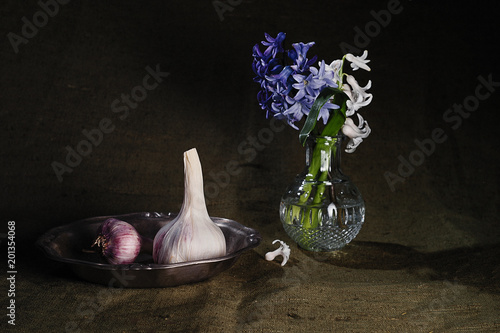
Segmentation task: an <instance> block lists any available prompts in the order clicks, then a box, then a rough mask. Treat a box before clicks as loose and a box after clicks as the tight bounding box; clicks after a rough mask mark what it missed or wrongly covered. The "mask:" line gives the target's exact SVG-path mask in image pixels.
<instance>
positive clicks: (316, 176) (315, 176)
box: [292, 94, 347, 229]
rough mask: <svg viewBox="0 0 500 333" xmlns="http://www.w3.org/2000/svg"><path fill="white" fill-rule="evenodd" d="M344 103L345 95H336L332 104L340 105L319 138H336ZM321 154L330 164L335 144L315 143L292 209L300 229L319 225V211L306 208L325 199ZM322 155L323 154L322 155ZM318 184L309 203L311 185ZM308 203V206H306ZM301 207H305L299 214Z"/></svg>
mask: <svg viewBox="0 0 500 333" xmlns="http://www.w3.org/2000/svg"><path fill="white" fill-rule="evenodd" d="M346 101H347V96H346V95H345V94H336V95H335V96H334V103H335V104H337V105H340V106H341V107H340V109H337V110H333V112H332V116H331V117H330V120H329V121H328V123H327V124H326V126H325V128H324V129H323V131H322V132H321V136H328V137H336V136H337V135H338V133H339V132H340V130H341V128H342V125H343V124H344V122H345V119H346V116H345V112H346V108H347V106H346ZM322 152H326V153H327V158H326V160H327V161H328V163H330V159H331V157H332V153H333V154H335V152H336V147H335V142H327V141H326V140H325V139H320V140H318V142H317V143H316V145H315V147H314V150H313V155H312V158H311V163H310V165H309V169H308V173H307V176H306V177H305V184H304V186H303V190H304V192H303V193H302V195H301V196H300V199H299V203H298V204H299V207H293V208H292V215H293V216H294V217H298V218H300V220H301V224H302V227H303V228H304V229H314V228H317V227H318V225H319V220H320V216H319V209H318V208H315V207H307V206H308V205H311V206H315V205H317V204H319V203H321V202H322V201H323V199H324V197H325V189H326V187H325V185H324V184H321V182H323V181H326V180H327V179H328V171H329V170H328V168H327V169H326V170H324V171H321V172H320V170H321V163H322V156H321V155H322ZM323 154H324V153H323ZM328 166H329V165H328ZM314 182H318V183H319V184H318V185H317V187H316V193H315V194H314V198H313V199H312V201H310V196H311V194H312V193H311V192H312V184H313V183H314ZM308 202H309V204H307V203H308ZM302 207H307V208H305V209H304V211H303V212H302V214H301V210H302V209H303V208H302Z"/></svg>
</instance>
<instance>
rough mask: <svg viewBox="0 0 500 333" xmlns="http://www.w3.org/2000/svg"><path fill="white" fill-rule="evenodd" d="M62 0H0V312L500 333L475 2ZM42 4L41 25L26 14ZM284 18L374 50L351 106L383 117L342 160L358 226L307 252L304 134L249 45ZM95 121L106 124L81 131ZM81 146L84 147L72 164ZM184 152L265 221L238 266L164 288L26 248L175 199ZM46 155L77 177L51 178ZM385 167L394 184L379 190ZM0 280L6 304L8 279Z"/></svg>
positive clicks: (496, 90) (490, 128) (174, 322)
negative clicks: (261, 96)
mask: <svg viewBox="0 0 500 333" xmlns="http://www.w3.org/2000/svg"><path fill="white" fill-rule="evenodd" d="M41 3H42V4H43V3H52V4H54V3H55V2H54V1H52V2H50V1H46V2H45V1H44V0H42V1H41ZM62 3H64V1H61V3H58V4H59V5H58V6H57V8H58V10H57V13H55V11H56V10H55V8H56V7H55V6H54V5H52V6H53V7H51V8H52V15H45V16H44V15H42V14H37V13H39V12H40V11H42V10H44V9H43V8H42V5H41V4H40V3H38V2H37V1H24V2H22V3H21V2H18V1H4V2H3V4H2V5H1V6H0V7H1V13H2V14H1V15H2V20H1V23H0V27H1V31H2V34H1V35H2V36H3V37H2V39H1V45H2V46H1V52H0V57H1V66H0V78H1V85H2V86H1V89H0V96H1V103H0V115H1V122H0V126H1V130H0V138H1V144H2V148H1V161H2V162H1V165H0V174H1V177H2V178H1V201H0V214H1V220H0V222H1V223H2V226H1V227H0V230H1V232H2V233H3V234H2V236H3V238H2V245H1V248H2V258H3V259H2V262H5V261H6V258H7V255H6V253H7V246H6V243H7V242H6V239H5V237H4V236H5V233H6V232H7V222H8V221H10V220H13V221H15V222H16V269H17V272H18V273H17V275H16V284H15V289H16V293H15V294H16V295H15V302H16V303H15V304H16V317H15V319H16V321H15V323H16V325H15V327H14V326H12V325H9V324H8V323H7V320H8V317H6V316H5V314H6V313H2V316H1V317H2V318H3V319H2V320H1V321H0V329H1V330H2V331H13V332H17V331H18V332H35V331H40V332H61V331H67V332H78V331H79V332H498V331H500V319H499V313H500V296H499V292H500V282H499V279H500V268H499V267H500V265H499V264H500V243H499V236H500V230H499V218H498V213H499V211H498V207H499V206H500V205H499V203H500V197H499V171H498V170H499V168H498V166H499V162H500V158H499V153H498V151H499V150H500V146H499V140H498V137H497V134H498V126H497V123H496V121H497V120H498V115H497V114H498V107H499V105H500V103H499V101H500V83H499V82H500V71H499V66H498V64H497V61H498V37H497V36H498V27H497V26H498V24H497V20H496V17H495V11H494V10H493V8H492V7H491V8H490V6H489V5H488V4H487V3H483V2H482V6H475V5H474V4H472V5H471V6H469V5H468V6H463V5H460V3H459V2H458V3H457V2H452V1H440V2H431V1H400V2H398V1H392V0H391V1H375V2H373V1H371V2H369V3H367V2H362V1H312V2H305V1H302V2H299V1H271V2H270V1H232V2H231V1H212V2H210V1H203V2H201V1H200V2H195V1H169V2H156V1H141V2H133V1H108V2H106V3H102V4H94V3H92V2H90V1H80V2H76V1H75V2H73V1H72V2H68V3H66V4H62ZM491 3H493V2H491ZM387 13H392V14H390V15H387ZM384 15H385V16H384ZM44 17H46V20H44ZM34 20H38V21H37V22H38V23H37V24H38V25H39V27H38V28H36V27H35V28H36V29H35V30H36V33H35V32H34V31H31V30H30V28H29V27H26V28H23V27H24V25H26V24H27V23H26V21H29V22H33V21H34ZM45 21H46V22H45ZM23 29H24V30H23ZM279 31H285V32H286V33H287V42H288V43H291V42H298V41H303V42H308V41H315V42H316V45H315V46H314V48H313V49H312V50H311V52H312V53H314V54H317V55H318V56H319V59H325V60H327V61H328V60H334V59H336V58H339V57H341V55H342V54H343V52H342V46H344V47H345V45H347V44H349V45H350V46H354V47H356V48H360V49H363V48H366V49H368V50H369V59H371V63H370V65H371V67H372V72H370V73H356V77H357V79H358V81H359V82H360V83H364V82H366V80H368V79H371V80H372V82H373V88H372V89H371V91H372V93H373V94H374V99H373V102H372V104H371V105H370V107H368V108H366V109H364V110H363V112H362V114H363V116H364V117H365V119H366V120H368V122H369V124H370V127H371V128H372V130H373V132H372V134H371V135H370V137H369V138H367V139H366V140H365V141H364V142H363V143H362V144H361V146H360V147H359V148H358V150H357V151H356V152H355V153H354V154H352V155H347V154H344V155H343V160H342V165H343V170H344V172H345V173H346V174H347V175H349V176H350V177H351V179H352V180H353V181H354V183H355V184H356V185H357V186H358V187H359V188H360V190H361V192H362V194H363V197H364V198H365V200H366V205H367V208H366V209H367V210H366V223H365V225H364V227H363V228H362V230H361V232H360V234H359V235H358V237H357V238H356V239H355V241H353V242H352V243H351V244H349V245H348V246H347V247H345V248H344V249H343V250H341V251H337V252H334V253H310V252H307V251H303V250H301V249H299V248H298V247H297V245H296V244H294V243H293V241H292V240H290V239H289V238H288V237H287V235H286V234H285V232H284V231H283V229H282V227H281V224H280V221H279V216H278V207H279V201H280V197H281V195H282V194H283V193H284V190H285V188H286V186H287V185H288V184H289V183H290V182H291V181H292V180H293V177H294V176H295V175H296V174H297V173H298V172H300V171H302V169H303V167H304V162H305V161H304V149H303V148H302V147H301V146H300V144H299V141H298V133H297V132H296V131H295V130H293V129H291V128H290V127H285V126H284V125H281V124H275V125H274V126H273V125H272V124H271V123H270V122H269V120H267V119H265V114H264V112H262V111H261V110H260V108H259V106H258V104H257V102H256V97H255V96H256V93H257V89H258V87H257V85H256V84H255V83H254V82H252V78H253V76H254V75H253V73H252V70H251V60H252V58H251V52H252V47H253V45H254V44H256V43H257V42H259V41H260V40H262V39H263V37H264V32H269V33H271V34H273V35H275V34H276V33H277V32H279ZM9 33H13V34H16V35H17V36H18V37H19V38H23V39H22V42H21V41H20V39H13V38H14V37H12V36H13V35H12V34H10V35H9ZM23 33H24V34H25V35H29V36H30V37H23V36H24V35H23ZM9 36H10V37H9ZM363 36H364V37H363ZM12 41H14V42H12ZM343 43H344V44H343ZM16 51H17V52H16ZM155 71H156V72H158V71H159V72H161V73H162V74H161V75H158V74H157V76H156V82H155V81H154V80H152V79H151V78H153V77H154V76H152V75H151V72H155ZM167 72H168V75H167V74H166V73H167ZM147 75H149V76H150V78H149V79H147V78H146V77H147ZM145 78H146V79H145ZM488 82H489V83H488ZM155 83H157V84H155ZM141 86H142V87H145V86H147V87H149V88H148V89H142V90H141V88H137V87H141ZM141 91H143V92H144V91H145V92H146V94H145V95H144V96H142V95H140V93H141ZM131 94H136V96H139V98H138V99H139V100H140V101H138V102H137V103H135V102H133V101H129V102H127V101H126V98H127V95H131ZM460 108H461V109H460ZM449 110H451V111H449ZM460 110H461V111H460ZM96 128H99V129H100V131H101V132H102V133H103V134H102V138H100V137H99V136H95V137H94V140H95V144H93V145H92V146H90V148H89V147H88V146H85V147H84V145H85V144H83V143H82V142H83V141H84V140H86V135H90V134H89V133H96V132H92V131H93V130H94V129H96ZM440 129H441V130H442V132H440ZM436 131H437V132H436ZM85 133H86V134H85ZM435 133H438V134H435ZM436 137H439V140H436V139H435V138H436ZM430 140H434V141H440V142H439V143H436V142H434V143H433V144H431V143H429V142H430ZM78 147H79V148H80V149H81V150H82V149H83V150H84V151H88V153H86V156H83V157H81V160H78V159H75V157H73V159H71V157H70V158H69V160H67V158H68V157H67V155H68V151H70V150H71V149H77V148H78ZM192 147H196V148H197V149H198V152H199V155H200V159H201V162H202V166H203V171H204V177H205V189H206V194H207V201H208V210H209V213H210V214H211V215H212V216H220V217H227V218H230V219H233V220H236V221H238V222H240V223H242V224H244V225H247V226H249V227H252V228H255V229H257V230H258V231H259V232H260V233H261V235H262V236H263V241H262V243H261V245H260V246H259V247H257V248H255V249H253V250H251V251H248V252H246V253H244V254H243V255H242V257H241V258H240V259H239V260H238V261H237V262H236V263H235V265H234V266H233V267H231V268H230V269H229V270H227V271H225V272H223V273H221V274H220V275H218V276H216V277H214V278H212V279H210V280H208V281H205V282H200V283H197V284H192V285H183V286H179V287H175V288H158V289H112V288H107V287H105V286H101V285H95V284H92V283H88V282H85V281H82V280H80V279H78V278H77V277H76V276H75V275H74V274H73V273H72V272H71V271H69V270H68V267H66V266H64V265H62V264H59V263H54V262H51V261H49V260H47V259H46V258H45V257H44V256H43V255H42V253H41V251H39V249H37V248H36V247H35V245H34V244H35V241H36V240H37V238H38V237H40V236H41V235H42V234H43V233H45V232H46V231H47V230H49V229H51V228H53V227H56V226H59V225H63V224H66V223H69V222H71V221H74V220H79V219H83V218H87V217H92V216H103V215H113V214H125V213H130V212H141V211H162V212H169V211H171V212H176V211H178V209H179V208H180V205H181V203H182V198H183V167H182V153H183V152H184V151H185V150H188V149H190V148H192ZM422 147H423V148H422ZM85 149H87V150H85ZM90 150H91V152H90ZM402 160H405V161H410V160H411V161H413V162H412V163H413V166H412V167H408V166H406V167H405V166H400V165H402V164H403V162H402ZM54 161H56V162H59V163H61V164H64V165H66V166H67V167H68V168H70V169H71V172H69V171H68V169H66V171H68V172H64V173H62V174H60V177H59V178H58V176H57V174H56V172H55V171H54V169H53V166H52V165H53V162H54ZM68 161H69V162H68ZM69 164H71V166H69ZM386 172H391V173H393V174H395V175H399V176H400V177H401V178H400V179H401V180H404V181H399V182H394V183H393V184H392V187H391V184H390V182H388V181H387V179H386V177H385V176H384V175H385V174H386ZM275 239H281V240H283V241H285V242H287V243H288V244H289V245H290V247H291V257H290V261H289V263H287V264H286V265H285V266H284V267H282V266H280V264H279V263H280V260H276V261H273V262H267V261H265V260H264V255H265V253H266V252H267V251H270V250H274V249H275V248H276V245H272V244H271V242H272V241H273V240H275ZM2 267H5V266H4V265H3V264H2ZM6 271H7V268H2V276H3V274H4V273H5V272H6ZM0 288H1V290H0V295H1V296H0V301H1V303H0V304H1V307H2V309H4V310H3V311H4V312H6V307H7V306H8V304H9V302H10V300H11V299H12V297H10V296H8V295H7V290H8V289H9V285H8V283H6V279H5V278H2V282H1V283H0Z"/></svg>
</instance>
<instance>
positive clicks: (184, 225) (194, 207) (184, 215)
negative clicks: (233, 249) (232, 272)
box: [153, 148, 226, 264]
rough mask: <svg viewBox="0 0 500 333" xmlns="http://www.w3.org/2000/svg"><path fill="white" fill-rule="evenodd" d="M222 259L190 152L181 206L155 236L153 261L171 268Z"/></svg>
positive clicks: (220, 238)
mask: <svg viewBox="0 0 500 333" xmlns="http://www.w3.org/2000/svg"><path fill="white" fill-rule="evenodd" d="M224 255H226V239H225V237H224V234H223V233H222V230H221V229H220V228H219V227H218V226H217V225H216V224H215V223H214V222H213V221H212V219H211V218H210V216H209V215H208V211H207V207H206V204H205V195H204V193H203V174H202V170H201V163H200V159H199V157H198V152H197V151H196V148H193V149H191V150H188V151H186V152H184V202H183V203H182V207H181V210H180V212H179V215H177V217H176V218H175V219H174V220H173V221H172V222H170V223H169V224H167V225H165V226H164V227H162V228H161V229H160V230H159V231H158V233H157V234H156V236H155V239H154V241H153V260H154V262H155V263H157V264H173V263H178V262H184V261H193V260H201V259H210V258H216V257H222V256H224Z"/></svg>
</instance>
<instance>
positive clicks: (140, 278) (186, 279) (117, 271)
mask: <svg viewBox="0 0 500 333" xmlns="http://www.w3.org/2000/svg"><path fill="white" fill-rule="evenodd" d="M110 217H114V218H117V219H119V220H122V221H125V222H128V223H130V224H131V225H133V226H134V227H135V228H136V229H137V232H139V234H140V235H141V236H143V237H147V238H150V239H154V236H155V235H156V232H157V231H158V230H159V229H160V228H161V227H163V226H164V225H165V224H167V223H170V222H171V221H172V220H173V219H174V218H175V214H171V213H168V214H163V213H148V212H144V213H132V214H125V215H116V216H100V217H93V218H89V219H85V220H81V221H77V222H73V223H71V224H67V225H64V226H61V227H57V228H54V229H52V230H50V231H48V232H47V233H46V234H44V235H43V236H42V237H40V238H39V239H38V241H37V245H38V246H39V247H40V248H41V249H42V250H43V251H44V252H45V254H46V255H47V256H48V257H49V258H50V259H53V260H56V261H61V262H64V263H66V264H68V265H69V266H70V267H71V269H72V270H73V271H74V272H75V273H76V275H77V276H79V277H80V278H82V279H84V280H87V281H90V282H94V283H99V284H104V285H107V286H110V287H125V288H154V287H173V286H178V285H181V284H186V283H194V282H199V281H203V280H206V279H209V278H211V277H213V276H215V275H217V274H219V273H220V272H222V271H224V270H226V269H228V268H230V267H231V266H232V265H233V264H234V263H235V262H236V260H237V259H238V258H239V256H240V255H241V254H242V253H243V252H244V251H246V250H248V249H251V248H254V247H256V246H257V245H259V243H260V241H261V236H260V234H259V233H258V231H256V230H254V229H251V228H248V227H245V226H243V225H241V224H239V223H238V222H236V221H233V220H229V219H225V218H219V217H212V221H214V223H215V224H217V225H218V226H219V227H220V228H221V230H222V232H223V233H224V236H225V238H226V255H225V256H223V257H218V258H213V259H205V260H198V261H190V262H183V263H176V264H167V265H159V264H155V263H153V259H152V256H151V254H146V253H141V254H140V255H139V257H138V258H137V259H136V262H134V263H132V264H127V265H111V264H108V263H106V262H105V261H103V259H102V258H101V256H100V255H99V254H98V253H97V252H96V251H95V249H94V248H91V245H92V243H93V242H94V240H95V238H96V235H97V228H98V227H99V225H100V224H101V223H102V222H104V221H105V220H106V219H108V218H110Z"/></svg>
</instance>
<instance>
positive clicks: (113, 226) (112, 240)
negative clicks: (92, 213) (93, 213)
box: [92, 218, 142, 265]
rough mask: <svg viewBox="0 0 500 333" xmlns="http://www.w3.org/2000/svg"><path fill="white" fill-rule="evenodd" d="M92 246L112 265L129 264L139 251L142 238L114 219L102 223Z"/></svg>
mask: <svg viewBox="0 0 500 333" xmlns="http://www.w3.org/2000/svg"><path fill="white" fill-rule="evenodd" d="M97 232H98V236H97V239H96V240H95V242H94V244H92V246H94V245H97V246H98V247H99V248H101V253H102V255H103V256H104V257H105V258H106V259H107V261H108V262H109V263H110V264H112V265H120V264H130V263H133V262H134V260H135V259H136V258H137V256H138V255H139V252H140V251H141V245H142V238H141V236H140V235H139V233H138V232H137V231H136V230H135V228H134V227H133V226H132V225H131V224H129V223H127V222H125V221H121V220H118V219H115V218H109V219H107V220H106V221H104V222H103V223H102V224H101V225H100V226H99V229H98V231H97Z"/></svg>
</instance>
